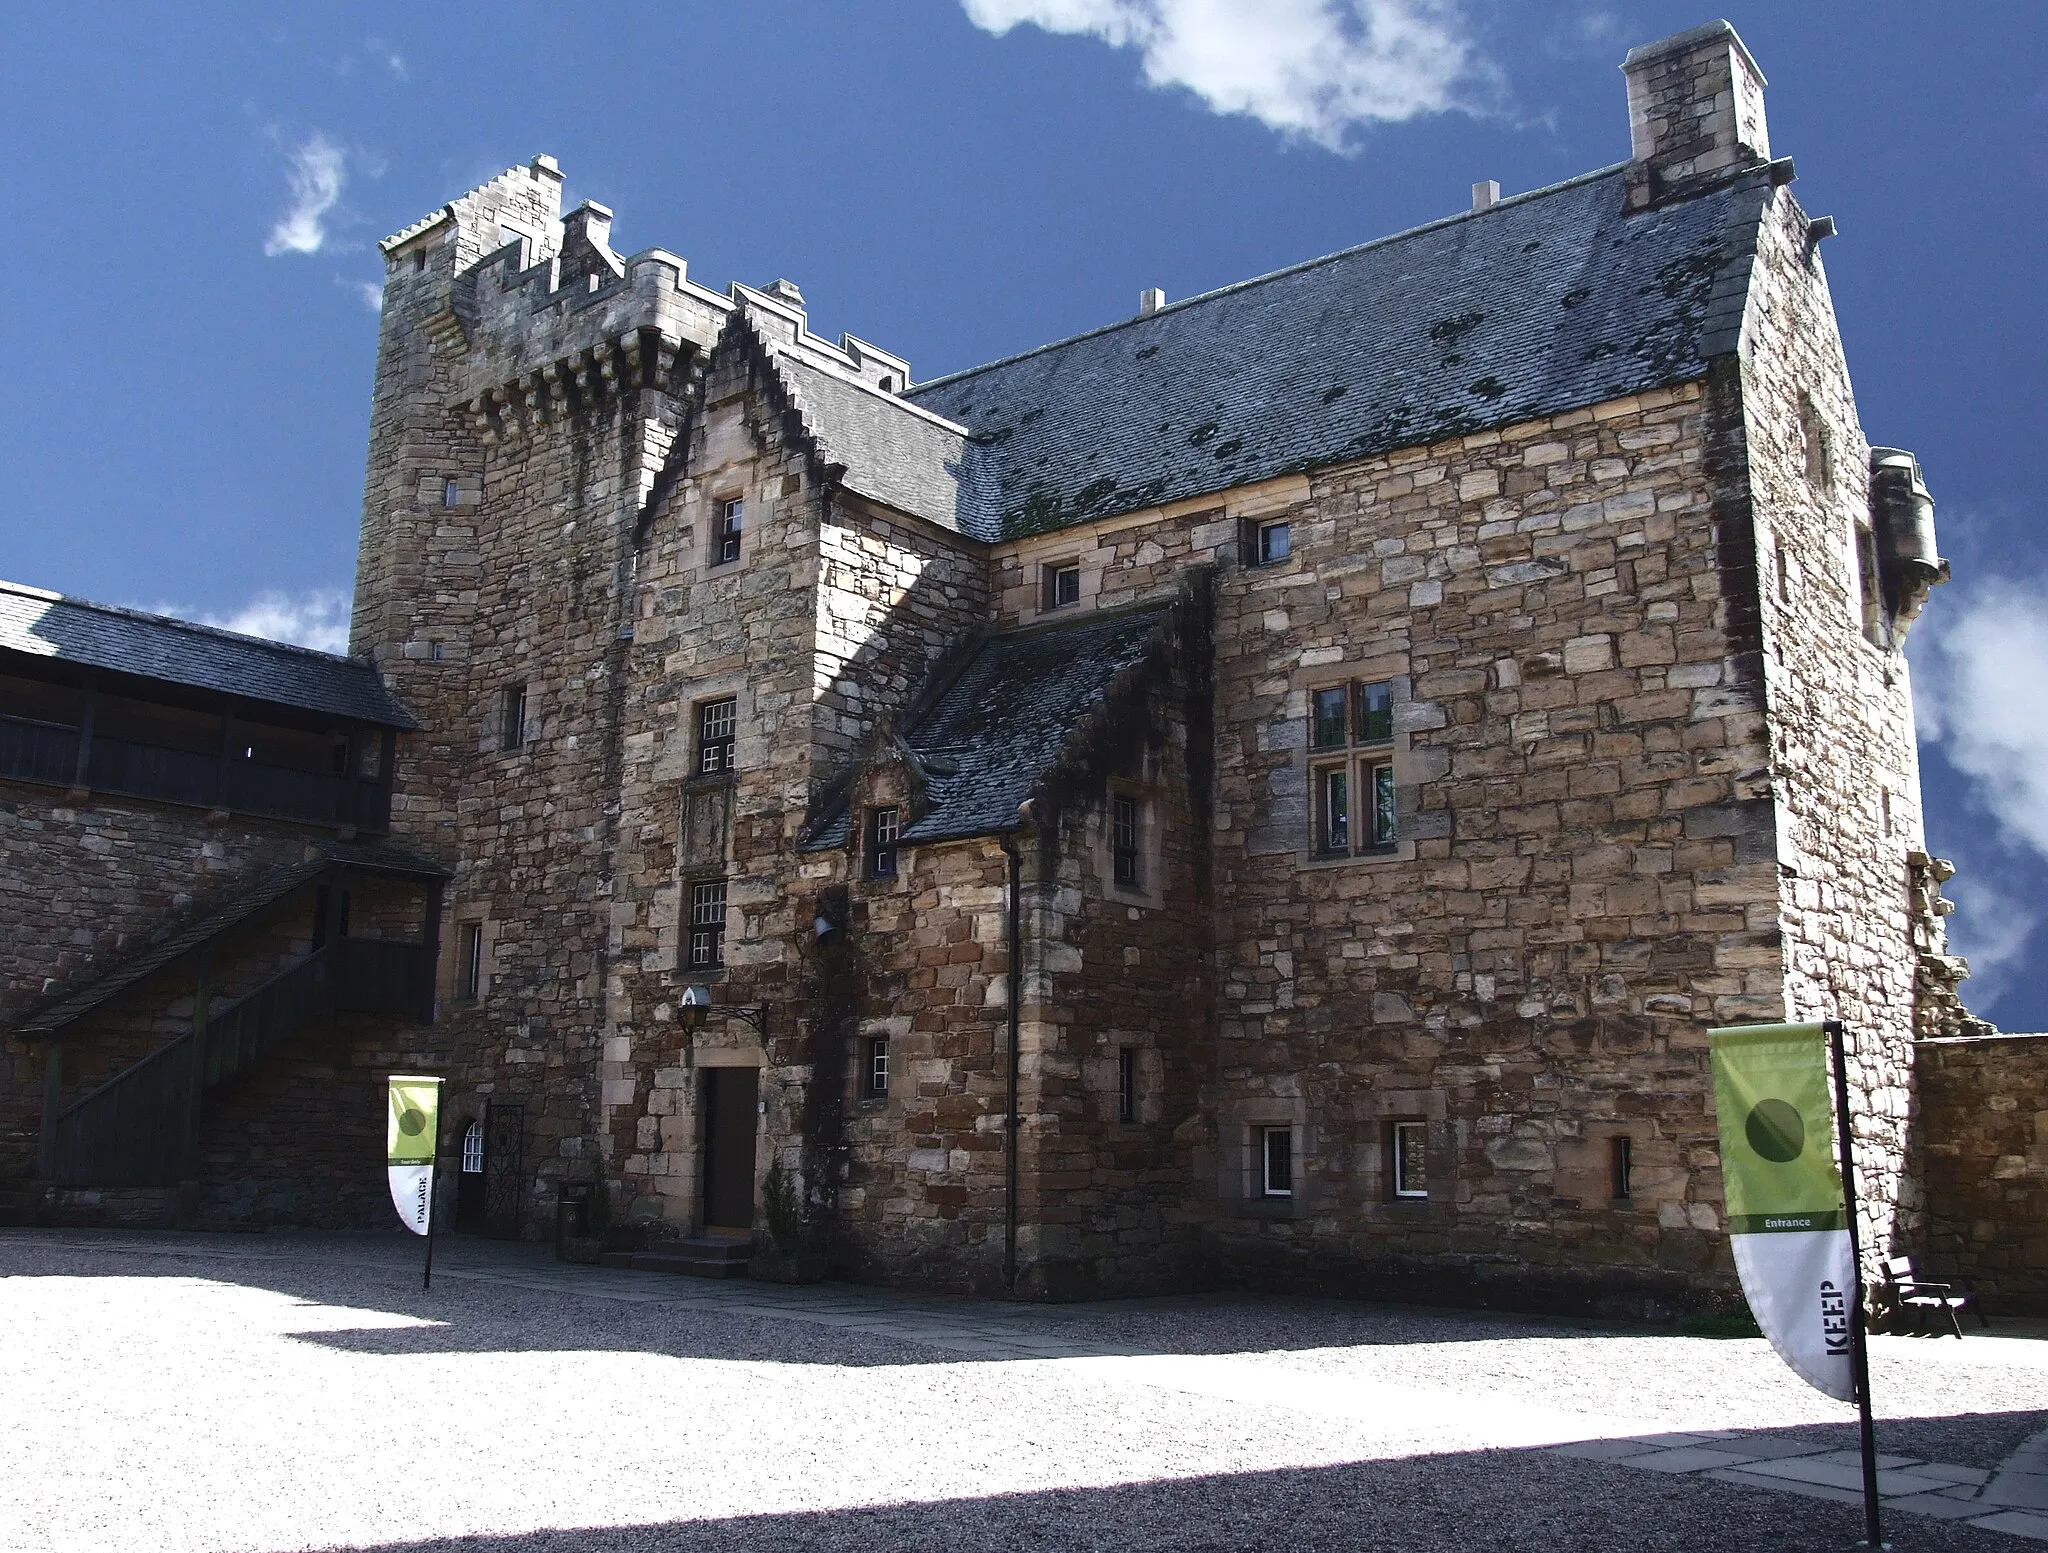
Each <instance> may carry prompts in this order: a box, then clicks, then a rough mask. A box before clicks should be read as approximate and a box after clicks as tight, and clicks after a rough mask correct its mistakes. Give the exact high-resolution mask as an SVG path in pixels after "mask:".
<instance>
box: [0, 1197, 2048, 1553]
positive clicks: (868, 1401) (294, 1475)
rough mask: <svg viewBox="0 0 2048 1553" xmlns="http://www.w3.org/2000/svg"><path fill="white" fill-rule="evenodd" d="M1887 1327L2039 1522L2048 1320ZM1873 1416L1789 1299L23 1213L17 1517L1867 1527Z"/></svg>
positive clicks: (468, 1534)
mask: <svg viewBox="0 0 2048 1553" xmlns="http://www.w3.org/2000/svg"><path fill="white" fill-rule="evenodd" d="M1873 1370H1874V1375H1873V1393H1874V1395H1875V1396H1876V1397H1877V1399H1878V1408H1879V1444H1880V1448H1881V1450H1882V1451H1883V1452H1884V1453H1885V1455H1886V1457H1887V1458H1888V1459H1887V1462H1886V1465H1887V1467H1888V1468H1890V1469H1891V1470H1890V1472H1889V1473H1888V1476H1887V1480H1886V1488H1887V1492H1888V1493H1889V1494H1890V1495H1891V1497H1892V1501H1893V1508H1892V1510H1891V1513H1890V1515H1889V1518H1888V1524H1887V1534H1888V1537H1889V1540H1890V1541H1891V1543H1892V1545H1893V1546H1894V1547H1895V1548H1897V1549H1900V1550H1902V1553H1905V1550H1916V1549H1929V1550H1932V1549H2021V1548H2026V1547H2032V1546H2040V1545H2041V1544H2040V1543H2039V1542H2037V1541H2035V1540H2032V1537H2033V1535H2034V1534H2039V1535H2044V1536H2048V1517H2042V1518H2036V1517H2034V1516H2033V1515H2030V1514H2029V1513H2028V1512H2027V1511H2026V1510H2025V1509H2024V1508H2020V1509H2014V1508H2011V1507H2012V1506H2015V1505H2024V1503H2025V1502H2026V1501H2025V1495H2026V1494H2027V1493H2029V1492H2032V1489H2031V1488H2029V1487H2028V1486H2027V1485H2030V1484H2032V1483H2034V1482H2036V1481H2037V1479H2035V1478H2034V1477H2032V1476H2030V1475H2029V1473H2028V1471H2026V1470H2022V1469H2025V1468H2027V1467H2028V1466H2029V1463H2031V1462H2035V1461H2039V1460H2041V1459H2042V1458H2041V1452H2042V1450H2043V1449H2044V1448H2048V1447H2044V1445H2043V1444H2042V1443H2041V1442H2037V1443H2036V1445H2035V1446H2034V1447H2031V1448H2029V1447H2028V1446H2027V1442H2028V1441H2030V1440H2034V1439H2035V1438H2036V1437H2039V1436H2043V1435H2044V1434H2048V1342H2034V1341H2027V1340H2022V1339H2015V1338H2009V1337H1994V1338H1989V1339H1983V1338H1976V1337H1973V1338H1971V1339H1970V1340H1968V1341H1965V1342H1962V1343H1957V1342H1955V1341H1953V1340H1948V1341H1946V1342H1942V1343H1936V1342H1932V1341H1927V1340H1921V1341H1913V1340H1906V1339H1886V1340H1882V1341H1880V1342H1879V1343H1878V1344H1876V1345H1875V1349H1874V1353H1873ZM1852 1417H1853V1415H1852V1413H1851V1411H1850V1410H1849V1409H1848V1408H1846V1407H1842V1406H1839V1405H1837V1404H1835V1403H1832V1402H1830V1401H1829V1400H1828V1399H1826V1398H1824V1397H1822V1396H1820V1395H1818V1394H1817V1393H1815V1392H1813V1391H1812V1390H1810V1389H1809V1388H1807V1387H1806V1386H1804V1385H1802V1384H1801V1383H1799V1382H1798V1381H1796V1380H1795V1379H1793V1377H1792V1376H1791V1375H1790V1374H1789V1373H1788V1372H1787V1371H1786V1370H1785V1369H1784V1368H1783V1366H1782V1365H1780V1364H1779V1363H1778V1362H1777V1360H1776V1359H1775V1358H1774V1357H1773V1356H1772V1355H1771V1354H1770V1352H1769V1350H1768V1349H1767V1348H1766V1347H1765V1345H1763V1344H1762V1343H1761V1342H1757V1341H1747V1342H1743V1341H1735V1342H1730V1341H1713V1340H1707V1339H1694V1338H1682V1337H1673V1336H1665V1335H1651V1334H1646V1333H1645V1332H1643V1331H1641V1330H1637V1329H1628V1328H1620V1327H1606V1326H1596V1325H1592V1324H1589V1323H1572V1322H1557V1321H1537V1320H1532V1319H1525V1318H1514V1317H1497V1316H1473V1315H1465V1314H1458V1313H1452V1312H1441V1311H1422V1310H1416V1309H1412V1308H1402V1307H1379V1306H1373V1305H1367V1304H1347V1303H1337V1302H1331V1301H1309V1300H1289V1299H1271V1298H1252V1297H1245V1296H1219V1297H1214V1298H1201V1299H1180V1300H1172V1301H1133V1302H1120V1303H1114V1304H1099V1305H1089V1306H1064V1307H1037V1306H1012V1305H991V1304H976V1303H970V1302H964V1301H938V1300H919V1299H911V1298H907V1297H903V1296H898V1295H891V1294H887V1293H882V1292H879V1291H874V1290H867V1289H857V1288H852V1287H849V1286H846V1285H839V1284H828V1285H822V1286H817V1287H812V1288H802V1289H783V1288H776V1287H772V1286H764V1285H759V1284H749V1283H739V1284H708V1283H702V1282H698V1281H695V1280H689V1279H676V1278H671V1277H667V1276H664V1275H661V1274H654V1273H635V1272H624V1271H614V1270H609V1269H602V1270H601V1269H587V1268H575V1267H567V1266H563V1265H561V1264H558V1263H555V1262H553V1261H552V1260H549V1259H548V1258H547V1257H546V1256H545V1254H544V1253H543V1252H542V1251H541V1250H539V1249H537V1248H533V1247H524V1246H505V1245H497V1244H490V1243H484V1242H474V1241H455V1242H452V1243H451V1242H443V1243H442V1244H441V1246H440V1247H439V1250H438V1252H437V1266H436V1270H435V1279H434V1288H433V1290H432V1292H431V1293H425V1294H423V1293H422V1292H421V1290H420V1287H419V1273H418V1257H417V1244H416V1243H408V1242H404V1241H399V1240H395V1239H371V1238H365V1239H360V1240H349V1239H341V1238H326V1237H314V1236H280V1235H270V1236H198V1235H168V1234H166V1235H134V1234H122V1235H113V1234H106V1235H94V1234H86V1233H81V1232H54V1231H53V1232H38V1231H0V1548H5V1549H9V1550H14V1549H62V1550H66V1553H71V1550H81V1553H83V1550H100V1549H107V1550H112V1549H121V1550H123V1553H128V1550H137V1549H141V1550H158V1549H162V1550H178V1553H184V1550H193V1553H197V1550H215V1549H220V1550H229V1549H233V1550H264V1553H268V1550H282V1549H297V1548H360V1549H371V1548H375V1549H397V1548H405V1549H415V1548H417V1549H442V1548H447V1549H453V1548H462V1549H473V1550H477V1553H540V1550H543V1549H546V1550H568V1549H666V1548H678V1549H681V1548H687V1549H700V1548H702V1549H711V1548H771V1549H783V1548H790V1549H794V1548H804V1549H812V1548H817V1549H838V1548H849V1549H852V1548H858V1549H861V1550H863V1553H881V1550H892V1549H918V1550H923V1549H932V1550H941V1549H944V1550H951V1549H956V1548H973V1549H976V1550H983V1549H1010V1548H1018V1549H1025V1548H1029V1549H1038V1548H1045V1549H1097V1548H1100V1549H1115V1550H1118V1553H1131V1550H1145V1549H1155V1548H1156V1549H1169V1548H1170V1549H1273V1550H1282V1549H1285V1550H1289V1553H1297V1550H1309V1549H1325V1548H1330V1549H1335V1548H1344V1549H1389V1550H1392V1549H1418V1550H1419V1549H1430V1550H1436V1549H1443V1550H1454V1549H1455V1550H1464V1549H1538V1548H1541V1549H1546V1550H1547V1549H1609V1548H1612V1549H1628V1550H1638V1549H1672V1550H1685V1553H1705V1550H1718V1549H1727V1550H1730V1553H1737V1550H1739V1553H1758V1550H1765V1549H1823V1548H1847V1547H1851V1546H1853V1545H1854V1544H1855V1543H1856V1541H1857V1539H1858V1538H1859V1537H1860V1534H1861V1517H1860V1511H1859V1509H1858V1508H1857V1505H1856V1504H1855V1503H1854V1502H1852V1501H1853V1495H1852V1494H1849V1493H1847V1492H1846V1491H1845V1490H1843V1489H1841V1488H1840V1487H1839V1486H1834V1487H1831V1486H1829V1485H1830V1484H1831V1483H1838V1482H1841V1481H1847V1482H1853V1476H1851V1477H1848V1478H1843V1476H1842V1474H1843V1473H1844V1472H1845V1471H1853V1469H1851V1468H1845V1467H1844V1465H1843V1462H1844V1461H1846V1460H1847V1458H1838V1457H1837V1456H1836V1455H1835V1454H1834V1453H1836V1452H1840V1451H1845V1450H1853V1448H1854V1445H1855V1429H1854V1425H1853V1422H1852V1421H1851V1420H1852ZM2016 1452H2017V1453H2018V1455H2015V1453H2016ZM2001 1468H2005V1469H2006V1470H2005V1471H2004V1472H2003V1473H2002V1474H2001V1470H2000V1469H2001ZM1772 1473H1782V1474H1786V1475H1785V1476H1783V1477H1778V1478H1774V1477H1772V1476H1771V1475H1770V1474H1772ZM2038 1481H2039V1482H2040V1483H2041V1484H2042V1485H2044V1486H2048V1478H2040V1479H2038ZM2001 1484H2003V1485H2005V1491H2004V1494H2003V1497H1999V1496H1998V1494H1997V1493H1996V1492H1994V1491H1995V1490H1998V1489H1999V1486H2000V1485H2001ZM2014 1485H2019V1487H2018V1488H2017V1489H2015V1488H2014ZM2016 1492H2017V1493H2018V1494H2019V1496H2020V1497H2018V1498H2015V1497H2014V1494H2015V1493H2016ZM2043 1508H2044V1509H2048V1505H2044V1506H2043ZM1994 1526H2001V1527H2003V1528H2005V1529H2003V1530H1999V1529H1993V1527H1994Z"/></svg>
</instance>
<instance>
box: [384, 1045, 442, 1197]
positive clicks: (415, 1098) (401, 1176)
mask: <svg viewBox="0 0 2048 1553" xmlns="http://www.w3.org/2000/svg"><path fill="white" fill-rule="evenodd" d="M440 1135H441V1081H440V1080H439V1079H437V1078H418V1077H411V1076H407V1075H404V1074H397V1073H394V1074H393V1075H392V1076H391V1103H390V1106H389V1107H388V1109H387V1112H386V1115H385V1119H384V1141H385V1164H386V1166H387V1171H388V1174H389V1175H390V1178H391V1204H392V1206H393V1207H395V1208H396V1209H397V1210H398V1217H399V1219H400V1220H401V1221H402V1222H403V1223H404V1225H405V1227H406V1228H407V1229H409V1230H411V1231H412V1232H413V1233H414V1234H415V1235H424V1234H426V1232H427V1229H428V1227H429V1226H430V1225H431V1224H432V1223H433V1221H434V1141H435V1139H437V1138H438V1137H440Z"/></svg>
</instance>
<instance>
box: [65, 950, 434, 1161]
mask: <svg viewBox="0 0 2048 1553" xmlns="http://www.w3.org/2000/svg"><path fill="white" fill-rule="evenodd" d="M433 961H434V951H433V948H432V947H431V946H430V945H428V944H418V943H404V942H396V941H391V940H385V939H375V938H342V939H337V940H336V941H334V942H332V943H330V944H328V945H327V946H326V947H324V948H321V949H316V950H314V951H313V953H312V954H310V955H308V956H306V957H305V958H304V959H302V960H298V961H295V962H294V963H292V964H291V965H288V966H286V967H285V968H284V969H283V970H281V971H279V972H278V973H277V974H276V975H275V976H272V977H271V978H270V979H269V980H268V981H265V982H263V983H262V984H261V985H260V986H258V987H256V988H254V989H252V990H251V991H250V992H248V993H247V994H245V995H244V996H242V997H239V998H236V999H234V1000H233V1001H232V1002H228V1003H223V1004H220V1005H218V1006H215V1007H212V1008H209V1009H207V1010H206V1011H205V1012H204V1013H203V1015H202V1016H201V1018H200V1021H199V1023H198V1027H197V1028H196V1029H194V1030H192V1031H190V1032H189V1033H187V1034H185V1035H181V1036H179V1037H178V1038H177V1039H176V1040H174V1041H172V1042H171V1043H170V1044H169V1045H167V1046H164V1047H162V1048H160V1049H159V1050H157V1051H154V1052H152V1053H150V1054H149V1055H148V1056H147V1057H144V1058H143V1059H142V1060H141V1061H140V1062H137V1063H134V1064H133V1065H131V1066H129V1067H127V1068H124V1069H123V1070H122V1071H121V1072H119V1073H117V1074H115V1075H114V1076H113V1077H112V1078H110V1079H108V1080H107V1081H106V1082H105V1083H104V1084H101V1085H100V1086H99V1087H98V1088H96V1089H94V1090H92V1091H90V1092H89V1093H87V1094H86V1095H84V1096H82V1097H81V1098H80V1099H78V1100H77V1101H76V1102H74V1103H73V1104H71V1105H69V1106H67V1107H65V1108H64V1109H63V1110H62V1111H59V1112H58V1113H57V1114H56V1115H55V1116H54V1117H53V1118H51V1121H50V1123H49V1125H48V1127H47V1129H46V1132H45V1136H44V1149H45V1153H44V1161H43V1177H44V1179H45V1180H46V1181H48V1182H49V1183H50V1184H52V1185H55V1186H110V1187H137V1186H141V1187H158V1186H175V1185H176V1184H177V1183H179V1182H180V1181H185V1180H189V1179H191V1178H192V1176H193V1175H194V1173H195V1171H194V1164H195V1156H196V1152H197V1148H198V1141H199V1112H200V1105H201V1102H202V1101H203V1099H204V1097H205V1095H206V1092H207V1091H208V1090H211V1089H214V1088H216V1087H218V1086H219V1085H221V1084H224V1083H226V1082H227V1081H228V1080H229V1079H231V1078H233V1077H234V1076H235V1075H236V1074H237V1073H240V1072H241V1071H242V1070H243V1069H244V1068H246V1067H248V1066H249V1065H250V1064H251V1063H254V1062H257V1061H260V1060H261V1059H262V1058H263V1057H265V1056H267V1055H268V1054H269V1053H271V1052H273V1051H276V1050H277V1049H278V1048H279V1047H280V1046H282V1045H284V1044H285V1043H286V1042H288V1041H289V1040H291V1038H292V1037H293V1036H295V1035H297V1034H298V1033H299V1032H300V1031H301V1030H303V1029H305V1028H306V1027H307V1026H308V1025H309V1024H312V1023H313V1022H315V1021H317V1020H322V1019H327V1018H330V1017H332V1016H333V1015H335V1014H337V1013H362V1014H389V1015H395V1016H398V1017H401V1018H413V1019H417V1020H420V1021H421V1022H423V1023H424V1022H429V1021H431V1020H432V1019H433V1006H434V986H433V979H434V963H433Z"/></svg>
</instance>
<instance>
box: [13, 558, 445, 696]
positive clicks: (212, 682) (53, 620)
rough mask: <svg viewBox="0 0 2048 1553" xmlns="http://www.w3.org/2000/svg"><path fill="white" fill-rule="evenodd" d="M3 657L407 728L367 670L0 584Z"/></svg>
mask: <svg viewBox="0 0 2048 1553" xmlns="http://www.w3.org/2000/svg"><path fill="white" fill-rule="evenodd" d="M0 651H10V652H18V653H25V654H27V655H29V656H31V657H36V658H53V659H56V660H58V661H59V662H63V663H73V664H77V665H79V666H80V667H82V668H92V669H106V670H110V671H114V672H118V673H122V674H135V675H140V676H141V677H143V678H144V679H154V680H162V681H164V682H166V683H168V684H173V685H189V686H193V687H196V688H198V689H201V690H217V691H221V692H224V693H225V694H228V695H232V696H240V697H243V698H245V699H248V700H251V701H269V702H272V703H274V704H276V705H279V706H290V707H298V708H300V709H302V710H304V711H308V712H326V713H330V714H332V715H333V716H336V717H345V718H350V719H353V720H355V721H357V722H365V723H377V724H381V725H382V726H384V727H388V728H412V727H417V726H418V725H417V724H416V723H414V721H413V720H412V717H411V715H410V714H409V713H408V712H407V711H406V710H405V708H404V707H402V706H400V705H399V704H398V702H397V700H396V699H395V698H394V697H393V696H392V694H391V692H390V691H388V690H386V689H385V688H384V682H383V680H382V679H381V678H379V677H378V674H377V671H376V670H375V669H374V668H372V667H371V666H370V665H369V664H367V663H362V662H358V661H357V660H356V659H354V658H344V657H340V656H338V655H337V654H334V653H326V652H316V651H314V650H313V649H312V648H310V647H294V646H291V645H290V644H288V643H285V642H272V641H266V640H265V639H264V638H262V637H258V636H243V635H240V634H239V633H237V632H234V631H222V630H220V629H218V628H217V627H214V626H202V625H195V624H193V623H192V622H191V621H189V620H174V619H172V618H171V617H170V616H168V615H151V614H146V613H144V612H143V611H142V610H139V609H120V608H117V607H115V606H114V605H111V604H94V603H91V602H90V601H88V600H86V599H73V598H66V597H64V595H62V594H61V593H50V592H46V591H45V590H43V589H41V588H30V587H25V586H23V585H22V584H20V583H14V582H0Z"/></svg>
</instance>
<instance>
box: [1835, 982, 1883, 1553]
mask: <svg viewBox="0 0 2048 1553" xmlns="http://www.w3.org/2000/svg"><path fill="white" fill-rule="evenodd" d="M1823 1028H1824V1029H1825V1030H1826V1031H1827V1034H1828V1045H1829V1048H1830V1052H1831V1055H1832V1056H1833V1057H1834V1059H1835V1134H1836V1143H1837V1146H1838V1147H1839V1148H1840V1150H1841V1154H1842V1196H1843V1199H1844V1201H1845V1203H1846V1205H1847V1207H1848V1211H1849V1251H1850V1254H1851V1256H1852V1258H1853V1265H1854V1266H1855V1268H1856V1300H1855V1303H1854V1304H1853V1305H1852V1306H1851V1307H1850V1313H1849V1337H1850V1341H1851V1343H1852V1344H1853V1345H1854V1346H1853V1349H1852V1354H1851V1361H1850V1362H1851V1363H1852V1364H1853V1365H1854V1366H1855V1371H1856V1409H1857V1413H1858V1414H1859V1422H1860V1424H1861V1438H1862V1446H1863V1529H1864V1533H1865V1536H1866V1538H1867V1540H1868V1542H1869V1544H1870V1546H1871V1547H1873V1548H1881V1547H1883V1546H1884V1541H1883V1535H1884V1534H1883V1530H1882V1528H1881V1526H1880V1524H1879V1520H1878V1505H1877V1428H1876V1425H1875V1424H1874V1423H1873V1422H1872V1420H1871V1416H1870V1344H1869V1341H1868V1329H1869V1322H1868V1321H1867V1320H1866V1319H1865V1316H1864V1305H1863V1254H1862V1245H1861V1242H1860V1241H1859V1239H1858V1234H1859V1231H1858V1229H1857V1226H1856V1162H1855V1153H1854V1149H1853V1147H1852V1145H1851V1143H1850V1139H1849V1065H1848V1063H1847V1062H1845V1061H1844V1060H1843V1056H1842V1021H1841V1020H1839V1019H1829V1020H1826V1021H1824V1022H1823Z"/></svg>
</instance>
